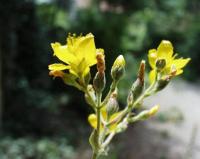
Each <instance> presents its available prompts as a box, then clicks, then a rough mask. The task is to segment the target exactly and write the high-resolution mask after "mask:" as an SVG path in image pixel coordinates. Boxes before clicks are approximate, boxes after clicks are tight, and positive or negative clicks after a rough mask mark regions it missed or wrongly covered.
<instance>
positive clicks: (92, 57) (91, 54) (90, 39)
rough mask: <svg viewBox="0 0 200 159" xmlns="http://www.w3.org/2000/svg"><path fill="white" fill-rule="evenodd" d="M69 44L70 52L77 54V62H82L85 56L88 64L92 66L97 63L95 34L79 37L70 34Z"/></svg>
mask: <svg viewBox="0 0 200 159" xmlns="http://www.w3.org/2000/svg"><path fill="white" fill-rule="evenodd" d="M67 46H68V48H69V50H70V52H72V53H73V54H74V56H76V60H77V62H81V61H82V59H83V58H85V59H86V62H87V65H89V66H92V65H94V64H96V48H95V43H94V36H93V35H92V34H91V33H89V34H87V35H86V36H79V37H75V36H71V35H70V36H68V38H67Z"/></svg>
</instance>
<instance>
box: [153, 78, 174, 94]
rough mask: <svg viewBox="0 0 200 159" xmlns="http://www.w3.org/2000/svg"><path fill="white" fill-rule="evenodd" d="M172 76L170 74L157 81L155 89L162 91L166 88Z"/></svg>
mask: <svg viewBox="0 0 200 159" xmlns="http://www.w3.org/2000/svg"><path fill="white" fill-rule="evenodd" d="M171 78H172V76H171V75H169V76H165V77H164V78H161V79H159V80H158V81H157V82H156V85H155V91H156V92H158V91H161V90H162V89H164V88H165V87H166V86H167V85H168V83H169V82H170V79H171Z"/></svg>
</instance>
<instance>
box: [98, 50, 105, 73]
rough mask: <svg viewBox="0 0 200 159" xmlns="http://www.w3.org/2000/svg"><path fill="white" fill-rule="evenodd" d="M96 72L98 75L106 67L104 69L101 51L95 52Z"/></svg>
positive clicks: (103, 58)
mask: <svg viewBox="0 0 200 159" xmlns="http://www.w3.org/2000/svg"><path fill="white" fill-rule="evenodd" d="M96 59H97V70H98V72H99V73H104V71H105V69H106V67H105V56H104V52H103V50H102V49H98V50H97V56H96Z"/></svg>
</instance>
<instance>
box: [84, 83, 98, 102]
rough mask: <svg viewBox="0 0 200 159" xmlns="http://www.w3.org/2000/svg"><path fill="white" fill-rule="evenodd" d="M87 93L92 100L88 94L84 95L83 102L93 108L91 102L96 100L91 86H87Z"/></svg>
mask: <svg viewBox="0 0 200 159" xmlns="http://www.w3.org/2000/svg"><path fill="white" fill-rule="evenodd" d="M87 91H88V93H89V95H90V97H91V98H92V99H91V98H90V97H89V96H88V94H86V93H85V100H86V102H87V103H88V104H89V105H91V106H93V101H95V100H96V96H95V91H94V88H93V87H92V85H91V84H90V85H88V86H87ZM91 100H93V101H91Z"/></svg>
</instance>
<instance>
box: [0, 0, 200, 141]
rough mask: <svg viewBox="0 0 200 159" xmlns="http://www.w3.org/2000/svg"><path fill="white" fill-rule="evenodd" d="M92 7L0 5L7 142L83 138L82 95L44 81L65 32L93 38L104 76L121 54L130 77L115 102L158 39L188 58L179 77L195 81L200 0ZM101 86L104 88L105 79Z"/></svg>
mask: <svg viewBox="0 0 200 159" xmlns="http://www.w3.org/2000/svg"><path fill="white" fill-rule="evenodd" d="M92 2H93V3H92V4H91V5H89V6H88V7H84V8H81V7H78V5H77V4H76V1H66V0H58V1H56V0H49V1H48V0H47V1H46V2H44V3H39V0H38V1H34V0H20V1H19V0H2V1H0V54H1V56H2V63H0V65H1V66H2V67H3V70H2V71H3V76H2V77H1V78H2V79H3V89H2V90H3V97H4V108H3V128H4V132H5V133H9V134H10V135H12V136H23V135H27V134H29V135H36V136H44V135H45V136H53V135H60V134H61V135H63V134H66V136H67V137H68V138H73V137H72V136H76V135H77V133H73V132H74V130H76V132H79V133H81V132H82V133H83V134H84V133H85V132H87V129H86V130H85V128H86V126H85V125H86V124H85V122H86V120H85V119H86V118H87V114H88V112H89V111H90V110H89V108H88V107H86V104H85V102H84V97H83V95H82V94H80V93H79V92H78V91H77V90H74V89H72V88H71V87H65V86H64V84H63V83H62V81H61V80H58V79H56V80H52V79H51V78H50V77H49V76H48V70H47V65H48V64H50V63H52V62H53V61H56V60H55V59H54V57H52V50H51V47H50V43H51V42H55V41H59V42H60V41H61V42H62V43H65V41H66V35H67V34H68V33H69V32H72V33H73V32H75V33H77V34H79V33H83V34H85V33H88V32H92V33H94V35H95V39H96V45H97V47H102V48H104V49H105V53H106V59H107V61H106V62H107V63H106V64H107V69H106V71H107V73H108V75H109V71H110V68H111V65H112V63H113V61H114V58H115V57H117V55H118V54H124V55H125V57H126V59H127V74H129V77H125V79H124V80H123V81H122V82H121V84H120V87H121V88H123V90H122V91H121V92H120V95H121V97H120V99H121V101H122V103H123V102H124V101H125V100H126V94H125V92H126V91H127V89H129V88H130V86H131V83H132V82H133V81H134V79H135V76H136V72H137V69H138V68H137V66H138V63H139V60H141V59H142V58H144V59H146V54H147V52H148V49H149V48H153V47H155V46H157V45H158V43H159V42H160V41H161V40H162V39H168V40H170V41H172V43H173V44H174V45H175V48H176V50H175V51H177V50H178V51H180V55H183V56H184V57H191V58H192V62H191V63H190V65H189V67H188V69H187V70H186V71H185V73H184V76H185V78H186V79H188V80H197V79H199V74H200V65H199V59H200V53H199V52H200V47H198V42H199V41H200V1H199V0H190V1H187V0H168V1H163V0H151V1H149V0H129V1H127V0H105V1H100V0H99V1H92ZM93 69H94V70H95V68H93ZM107 83H108V84H109V83H110V77H109V76H107ZM87 108H88V109H87ZM69 119H70V120H69ZM82 119H84V120H82ZM80 122H81V123H82V124H80ZM80 125H81V126H80ZM27 142H29V141H27Z"/></svg>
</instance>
